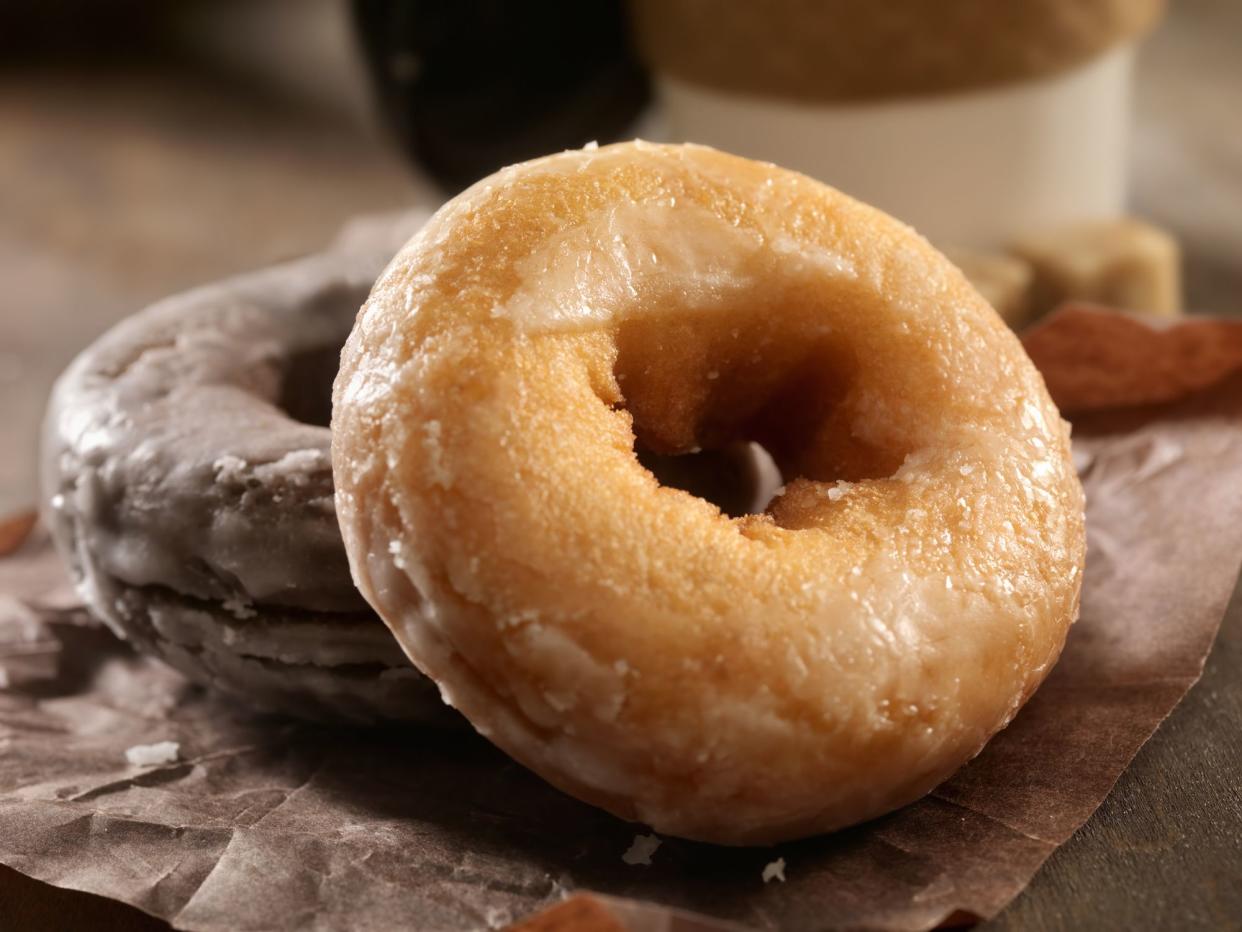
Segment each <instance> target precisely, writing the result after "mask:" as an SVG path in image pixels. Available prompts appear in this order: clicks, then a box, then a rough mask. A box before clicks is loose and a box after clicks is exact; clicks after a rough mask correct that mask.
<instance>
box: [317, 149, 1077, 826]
mask: <svg viewBox="0 0 1242 932" xmlns="http://www.w3.org/2000/svg"><path fill="white" fill-rule="evenodd" d="M333 401H334V407H333V417H332V428H333V436H332V446H333V449H332V453H333V467H334V472H335V476H336V494H337V512H338V517H339V518H340V521H341V525H342V531H343V535H344V539H345V546H346V550H347V552H348V554H349V557H350V563H351V566H352V569H353V573H354V577H355V580H356V581H357V583H358V584H359V587H360V589H361V591H362V593H363V594H364V595H365V596H366V598H367V599H368V601H369V602H370V603H371V604H372V605H373V606H374V607H375V608H376V610H377V611H378V612H379V614H380V615H381V617H383V618H384V619H385V621H387V623H388V624H389V625H390V626H391V628H392V629H393V631H394V632H395V633H396V635H397V638H398V639H399V640H400V642H401V644H402V646H403V647H404V648H405V650H406V651H407V653H408V654H409V656H410V657H411V658H412V659H413V660H414V662H415V663H416V664H417V665H418V666H419V667H420V668H421V669H422V670H423V671H424V672H426V673H427V674H429V675H430V676H431V677H432V678H434V679H435V680H436V682H437V683H438V684H439V685H440V688H441V690H442V692H443V694H444V696H445V698H446V700H447V701H449V702H451V704H452V705H454V706H455V707H456V708H458V709H459V710H461V711H462V712H463V713H464V714H465V716H466V717H467V718H468V719H469V720H470V721H471V722H472V723H473V725H474V726H475V728H476V729H477V730H478V731H479V732H480V733H482V734H483V735H486V736H487V737H488V738H490V739H491V740H492V741H493V742H495V743H496V744H497V745H499V746H500V747H501V748H503V749H504V750H505V751H507V752H508V753H509V754H511V755H512V756H513V757H515V758H516V759H518V760H519V761H521V762H522V763H524V764H526V765H527V766H528V767H530V768H531V769H533V770H535V771H536V772H538V773H539V774H541V775H542V776H543V777H545V778H546V779H547V780H549V781H550V782H552V783H553V784H555V785H556V786H558V787H560V788H562V789H563V790H565V791H567V792H569V793H571V794H573V795H575V796H577V797H579V798H581V799H583V800H586V801H589V802H591V803H594V804H596V805H599V806H602V807H604V808H605V809H608V810H610V811H611V812H613V813H615V814H616V815H618V816H621V817H623V818H627V819H633V820H638V821H642V822H646V823H648V824H650V825H651V826H652V827H653V828H655V829H656V830H657V831H660V832H667V833H670V834H675V835H681V836H685V837H688V838H694V839H701V840H705V841H713V842H720V843H727V844H747V843H765V842H775V841H779V840H782V839H790V838H795V837H799V836H805V835H810V834H813V833H817V832H823V831H827V830H831V829H835V828H839V827H841V826H845V825H849V824H851V823H855V822H859V821H861V820H864V819H867V818H870V817H873V816H877V815H879V814H881V813H884V812H887V811H889V810H891V809H894V808H896V807H898V806H901V805H903V804H905V803H907V802H910V801H911V800H914V799H916V798H917V797H919V796H920V795H922V794H924V793H926V792H928V791H929V790H930V789H931V788H932V787H934V786H935V785H936V784H937V783H939V782H940V781H942V780H944V779H945V778H946V777H947V776H948V775H949V774H951V773H952V772H953V771H954V770H955V769H957V768H958V767H959V766H961V764H962V763H963V762H965V761H966V760H968V759H969V758H970V757H972V756H973V755H974V754H976V753H977V752H978V751H979V750H980V748H982V747H983V745H984V743H985V742H986V741H987V740H988V738H989V737H990V736H991V735H992V734H993V733H995V732H996V731H997V730H998V729H1000V728H1002V727H1004V726H1005V725H1006V724H1007V723H1008V722H1009V721H1010V719H1011V718H1012V717H1013V716H1014V714H1015V713H1016V712H1017V710H1018V708H1019V707H1020V706H1021V705H1022V703H1023V702H1024V701H1025V700H1026V698H1027V697H1028V696H1030V695H1031V693H1032V692H1033V691H1034V690H1035V688H1036V687H1037V686H1038V685H1039V683H1040V682H1041V681H1042V679H1043V678H1044V676H1045V675H1046V674H1047V673H1048V671H1049V669H1050V668H1051V666H1052V664H1053V663H1054V662H1055V660H1056V659H1057V656H1058V654H1059V652H1060V649H1061V646H1062V644H1063V642H1064V639H1065V635H1066V631H1067V628H1068V626H1069V625H1070V623H1071V622H1072V621H1073V620H1074V618H1075V616H1076V613H1077V610H1078V597H1079V587H1080V583H1081V575H1082V565H1083V555H1084V549H1085V543H1084V531H1083V497H1082V490H1081V487H1080V485H1079V483H1078V480H1077V477H1076V476H1075V474H1074V470H1073V468H1072V466H1071V462H1070V456H1069V435H1068V429H1067V426H1066V424H1065V423H1064V422H1063V421H1062V420H1061V419H1060V417H1059V414H1058V412H1057V410H1056V408H1055V406H1054V405H1053V403H1052V401H1051V399H1050V398H1049V396H1048V394H1047V391H1046V390H1045V388H1044V385H1043V381H1042V379H1041V378H1040V376H1039V374H1038V372H1037V371H1036V370H1035V368H1034V366H1033V365H1032V364H1031V362H1030V360H1029V359H1028V358H1027V357H1026V356H1025V354H1024V353H1023V351H1022V349H1021V347H1020V345H1019V344H1018V342H1017V340H1016V339H1015V338H1014V336H1013V335H1012V334H1011V333H1010V332H1009V330H1008V329H1007V328H1006V327H1005V325H1004V324H1003V323H1002V322H1001V321H1000V319H999V318H998V317H997V315H996V314H995V312H994V311H993V310H992V309H991V308H990V307H988V306H987V304H986V302H984V301H983V299H982V298H980V297H979V295H978V294H977V293H976V292H975V291H974V290H973V289H972V288H971V287H970V286H969V284H968V283H967V282H966V280H965V279H964V277H963V276H962V275H961V274H960V273H959V272H958V271H957V270H956V269H955V268H954V267H953V266H952V265H950V264H949V262H948V261H947V260H946V259H944V258H943V257H942V256H941V255H940V254H939V253H937V252H936V251H935V250H934V249H932V248H931V247H930V246H929V245H928V244H927V242H926V241H924V240H923V239H921V238H920V237H919V236H918V235H917V234H915V233H914V232H913V231H912V230H910V229H909V228H908V227H905V226H903V225H902V224H901V223H899V222H897V221H895V220H893V219H892V218H890V217H888V216H886V215H884V214H882V213H880V212H878V211H876V210H874V209H872V208H870V207H867V206H865V205H863V204H860V203H858V202H855V201H853V200H851V199H850V198H848V197H846V196H845V195H843V194H840V193H839V192H837V191H835V190H833V189H831V188H829V187H826V186H825V185H822V184H820V183H818V182H815V181H812V180H811V179H809V178H806V177H804V176H801V175H798V174H794V173H792V172H789V171H785V170H783V169H780V168H777V167H775V166H772V165H768V164H760V163H756V162H750V161H746V160H743V159H739V158H735V157H733V156H729V155H725V154H723V153H720V152H716V151H714V150H711V149H706V148H702V147H697V146H657V145H649V144H645V143H633V144H623V145H617V146H610V147H606V148H600V149H598V150H595V151H575V152H567V153H564V154H561V155H556V156H552V157H549V158H545V159H540V160H537V161H534V162H529V163H526V164H522V165H518V166H515V167H512V168H509V169H505V170H503V171H501V172H499V173H497V174H496V175H493V176H491V177H490V178H487V179H485V180H484V181H481V182H479V183H478V184H476V185H475V186H474V187H472V188H470V189H469V190H467V191H466V192H464V193H463V194H461V195H460V196H459V197H457V198H455V199H454V200H452V201H451V202H449V203H448V204H447V205H446V206H445V207H443V208H442V209H441V210H440V211H439V212H438V213H437V214H436V215H435V216H434V217H433V218H432V220H431V221H430V222H429V223H428V225H427V226H426V227H424V228H423V229H422V231H421V232H419V233H418V234H417V235H416V236H415V237H414V238H413V239H412V240H411V241H410V242H409V243H408V244H407V245H406V246H405V248H404V250H403V251H402V252H401V253H399V254H398V256H397V257H396V259H394V260H393V262H392V264H391V265H390V266H389V267H388V269H387V270H386V272H385V273H384V274H383V275H382V276H381V278H380V279H379V281H378V282H377V284H376V286H375V289H374V290H373V292H372V293H371V296H370V298H369V300H368V301H367V303H366V304H365V305H364V307H363V309H362V312H361V313H360V315H359V318H358V322H357V324H356V325H355V328H354V331H353V333H352V334H351V336H350V338H349V340H348V342H347V343H346V347H345V350H344V352H343V354H342V363H341V369H340V372H339V373H338V376H337V380H336V384H335V387H334V394H333ZM744 440H745V441H755V442H758V443H760V444H762V446H763V447H764V448H765V449H766V450H767V451H768V452H769V453H770V454H771V456H772V457H773V459H774V460H775V462H776V464H777V465H778V466H779V468H780V470H781V473H782V475H783V477H784V482H785V484H784V487H783V489H781V490H779V492H778V494H777V496H776V497H775V498H774V499H773V500H772V502H771V503H770V504H769V505H768V507H767V508H766V510H765V511H763V512H762V513H759V514H750V515H745V516H741V517H729V516H727V515H725V514H723V513H722V512H721V511H720V510H719V509H718V508H717V507H715V506H714V505H713V504H711V503H710V502H708V501H705V500H703V499H701V498H698V497H696V496H694V495H691V494H689V493H687V492H684V491H681V490H678V489H675V488H669V487H667V486H662V485H661V484H660V483H659V482H658V481H657V480H656V478H655V477H654V476H653V475H652V473H651V472H649V471H648V470H647V469H645V468H644V467H643V466H642V465H641V463H640V462H639V458H638V452H636V451H641V450H649V451H655V452H656V453H659V454H663V455H670V454H687V453H691V452H693V451H696V450H698V449H700V448H702V449H716V448H721V447H723V446H725V445H728V444H730V443H736V442H739V441H744Z"/></svg>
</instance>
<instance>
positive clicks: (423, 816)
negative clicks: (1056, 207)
mask: <svg viewBox="0 0 1242 932" xmlns="http://www.w3.org/2000/svg"><path fill="white" fill-rule="evenodd" d="M1026 344H1027V347H1028V349H1029V351H1030V352H1031V354H1032V357H1033V358H1034V359H1035V360H1036V362H1037V364H1039V365H1040V367H1041V368H1042V369H1043V371H1044V373H1045V375H1046V378H1047V380H1048V383H1049V386H1050V387H1051V389H1052V392H1053V394H1054V396H1055V397H1056V399H1057V401H1058V403H1059V404H1060V405H1061V406H1062V409H1063V411H1064V412H1065V413H1066V414H1067V416H1069V417H1070V418H1071V420H1072V421H1073V423H1074V449H1075V456H1076V459H1077V460H1078V463H1079V467H1080V472H1081V474H1082V476H1083V481H1084V484H1085V487H1086V490H1087V514H1088V519H1087V527H1088V541H1089V549H1088V558H1087V571H1086V574H1085V584H1084V592H1083V603H1082V616H1081V620H1080V621H1079V622H1078V623H1077V624H1076V625H1075V626H1074V628H1073V631H1072V633H1071V635H1070V639H1069V642H1068V644H1067V646H1066V649H1065V652H1064V655H1063V656H1062V659H1061V661H1060V663H1059V664H1058V665H1057V667H1056V669H1055V670H1054V672H1053V673H1052V675H1051V676H1050V678H1049V679H1048V681H1047V682H1046V683H1045V684H1044V686H1043V687H1042V688H1041V689H1040V690H1039V692H1038V693H1037V694H1036V695H1035V697H1034V698H1033V699H1032V700H1031V701H1030V703H1029V704H1028V705H1027V707H1026V708H1025V709H1024V710H1023V711H1022V712H1021V714H1020V715H1019V716H1018V717H1017V719H1016V720H1015V721H1014V723H1013V724H1012V725H1011V726H1010V727H1009V728H1008V729H1007V730H1006V731H1004V732H1003V733H1002V734H1000V735H998V736H997V737H996V738H995V739H994V740H993V741H992V742H991V743H990V744H989V745H988V746H987V748H985V749H984V751H983V753H982V754H980V755H979V757H978V758H976V759H975V760H974V761H972V762H971V763H970V764H968V765H967V766H966V767H965V768H963V769H962V770H961V771H960V772H959V773H958V774H957V775H956V776H954V777H953V778H952V779H951V780H949V781H948V782H947V783H945V784H944V785H943V786H941V787H940V788H939V789H937V790H936V791H935V792H934V793H932V794H931V795H930V796H928V797H927V798H925V799H923V800H922V801H920V802H918V803H916V804H914V805H911V806H908V807H906V808H905V809H903V810H901V811H899V812H897V813H894V814H892V815H890V816H888V817H885V818H882V819H879V820H876V821H874V822H871V823H868V824H866V825H863V826H860V827H857V828H854V829H850V830H847V831H844V832H839V833H837V834H835V835H831V836H826V837H822V838H816V839H811V840H808V841H803V842H798V843H794V844H785V845H780V846H777V847H775V848H770V849H725V848H716V847H712V846H708V845H701V844H694V843H690V842H685V841H680V840H677V839H671V838H669V839H664V840H663V843H662V844H661V846H660V847H659V849H658V850H657V851H656V852H655V854H654V856H653V857H652V863H651V864H650V865H647V866H645V865H634V866H631V865H627V864H625V863H623V862H622V859H621V855H622V853H623V852H625V851H626V849H627V848H628V847H629V845H630V843H631V841H632V840H633V839H634V836H635V834H636V833H639V832H645V829H643V828H641V827H639V826H634V825H630V824H627V823H623V822H620V821H618V820H616V819H613V818H612V817H610V816H608V815H605V814H604V813H602V812H599V811H597V810H595V809H592V808H591V807H588V806H584V805H582V804H580V803H578V802H576V801H574V800H572V799H570V798H569V797H566V796H564V795H562V794H560V793H558V792H557V791H555V790H553V789H551V788H549V787H548V786H546V785H545V784H543V783H542V782H541V781H540V780H539V779H538V778H536V777H534V776H532V775H531V774H529V773H527V772H526V771H524V770H523V769H522V768H521V767H519V766H517V765H516V764H514V763H512V762H511V761H509V760H508V759H507V758H505V756H504V755H502V754H501V753H499V752H498V751H496V750H494V749H493V748H492V747H491V746H490V745H488V744H487V743H486V742H485V741H483V740H482V739H479V738H477V737H475V736H474V735H472V734H467V733H454V732H451V731H439V732H425V731H417V730H412V729H389V730H379V731H365V730H357V729H355V730H352V731H346V730H331V729H326V728H316V727H313V726H309V725H303V724H296V723H290V722H286V721H280V720H275V719H263V718H259V717H255V716H252V715H250V714H249V713H248V712H247V711H246V710H245V709H241V708H238V707H235V706H229V705H225V704H223V703H222V702H220V701H218V700H216V699H214V698H213V697H211V696H209V695H206V694H204V693H203V692H201V691H199V690H198V689H196V688H194V687H191V686H189V685H187V684H186V683H185V682H184V681H183V680H181V679H180V678H179V677H178V676H177V675H176V674H174V673H172V672H171V671H169V670H167V669H165V668H163V667H162V666H160V665H159V664H157V663H155V662H153V661H149V660H145V659H143V658H139V657H136V656H135V655H133V654H132V653H131V652H130V651H129V650H128V649H127V648H126V647H125V646H124V645H123V644H122V643H120V642H118V641H117V640H116V639H115V638H113V637H112V636H111V635H110V634H108V633H107V632H106V631H104V630H103V629H101V628H100V627H98V626H97V625H95V624H92V623H91V622H89V621H88V620H87V619H86V618H85V617H84V616H83V615H82V613H81V612H80V611H79V610H78V609H77V607H76V604H75V601H74V599H73V597H72V593H71V592H70V591H69V590H68V589H67V587H66V585H65V582H64V579H63V576H62V575H61V573H60V569H59V567H58V565H57V564H56V561H55V557H54V556H53V555H52V553H51V552H50V550H49V548H48V545H47V541H46V538H45V536H44V535H43V533H42V532H41V531H39V530H38V529H37V528H36V529H34V530H32V531H31V533H29V534H25V529H24V528H20V527H18V526H17V525H15V524H10V525H7V526H6V527H5V529H3V530H0V550H4V549H10V550H12V548H16V549H15V550H13V552H11V553H9V554H8V555H7V556H4V557H0V676H2V677H3V680H2V682H3V686H2V688H0V862H3V863H4V864H7V865H9V866H11V867H13V868H15V869H17V870H19V871H22V872H24V873H26V874H29V875H31V876H33V877H36V878H38V879H40V880H44V881H47V882H49V883H52V884H57V885H61V886H65V887H70V888H75V889H80V890H87V891H91V892H94V893H99V894H103V895H105V896H109V897H113V898H115V899H118V900H123V901H125V902H127V903H131V904H133V905H135V906H137V907H139V908H141V909H143V910H146V911H148V912H150V913H153V914H155V915H157V916H161V917H165V918H167V919H169V920H170V921H171V922H172V923H173V924H174V925H176V926H177V927H180V928H186V929H201V930H213V932H214V930H220V932H224V930H230V932H231V930H258V929H274V930H285V929H300V928H316V929H346V928H348V929H393V928H409V929H446V930H447V929H467V928H485V927H489V926H490V927H500V926H503V925H505V924H507V923H509V922H511V921H514V920H517V919H520V918H522V917H528V916H530V915H531V914H533V913H536V912H538V911H539V910H540V909H542V908H544V907H547V906H549V905H550V904H553V903H556V902H558V901H560V900H562V899H563V898H564V897H565V896H566V895H567V894H569V893H570V892H571V891H578V890H591V891H597V892H599V893H602V894H606V895H607V897H606V898H604V899H602V900H597V901H593V903H594V906H592V907H591V908H595V907H596V906H598V905H599V904H601V903H602V904H605V905H606V907H607V908H605V909H604V913H606V914H607V915H616V916H619V917H621V918H620V919H619V920H618V922H617V924H615V925H611V926H610V925H607V924H606V923H603V922H602V920H601V921H597V922H596V924H594V925H590V924H589V923H586V922H585V921H584V922H583V923H581V924H580V926H581V927H587V926H588V925H589V926H590V927H591V928H614V927H615V928H624V927H633V928H654V927H656V926H657V925H659V926H662V927H665V928H684V929H711V928H720V927H723V923H725V922H728V923H736V924H740V925H742V926H746V927H752V928H760V929H773V928H784V929H808V930H813V929H829V928H838V927H851V928H856V927H865V928H876V929H925V928H929V927H932V926H935V925H937V924H938V923H941V922H943V921H946V920H948V921H951V922H963V921H970V920H971V919H973V918H976V917H988V916H991V915H993V914H994V913H996V912H997V911H998V910H1000V908H1001V907H1002V906H1003V905H1004V904H1005V903H1006V902H1008V901H1009V900H1010V899H1011V898H1012V897H1014V896H1015V895H1016V894H1017V893H1018V892H1019V891H1020V890H1021V889H1022V888H1023V887H1024V886H1025V884H1026V883H1027V881H1028V880H1029V879H1030V877H1031V876H1032V875H1033V874H1034V872H1035V871H1036V869H1037V868H1038V867H1039V865H1040V864H1041V863H1042V862H1043V861H1044V859H1045V858H1046V857H1047V856H1048V855H1049V853H1050V852H1051V851H1052V850H1053V849H1054V848H1055V847H1056V846H1057V845H1059V844H1060V843H1061V842H1063V841H1064V840H1065V839H1066V838H1068V837H1069V836H1070V834H1071V833H1073V831H1074V830H1075V829H1076V828H1077V827H1078V826H1079V825H1081V824H1082V823H1083V821H1085V820H1086V818H1087V817H1088V816H1089V815H1090V814H1091V813H1092V811H1094V810H1095V808H1096V807H1097V806H1098V805H1099V803H1100V802H1101V800H1102V799H1103V798H1104V796H1105V795H1106V794H1107V793H1108V791H1109V789H1110V788H1111V787H1112V785H1113V783H1114V782H1115V781H1116V779H1117V777H1118V776H1119V775H1120V773H1121V772H1122V770H1123V769H1124V768H1125V766H1126V765H1127V764H1128V763H1129V761H1130V760H1131V759H1132V758H1133V756H1134V754H1135V753H1136V751H1137V750H1138V749H1139V747H1140V746H1141V745H1142V744H1143V742H1144V741H1145V740H1146V739H1147V738H1148V737H1149V736H1150V735H1151V733H1152V732H1153V731H1154V730H1155V728H1156V727H1157V725H1158V724H1159V723H1160V722H1161V721H1162V720H1163V719H1164V717H1165V716H1166V715H1167V714H1168V713H1169V711H1170V710H1171V709H1172V708H1173V706H1174V705H1175V704H1176V703H1177V701H1178V700H1179V699H1180V698H1181V696H1182V695H1183V694H1184V693H1185V691H1186V690H1187V689H1188V688H1189V687H1190V685H1191V684H1192V683H1194V681H1195V680H1196V679H1197V678H1198V676H1199V674H1200V671H1201V669H1202V666H1203V662H1204V659H1205V657H1206V655H1207V653H1208V650H1209V649H1210V647H1211V644H1212V640H1213V637H1214V636H1215V633H1216V629H1217V626H1218V625H1219V623H1220V619H1221V617H1222V614H1223V611H1224V609H1225V606H1226V603H1227V601H1228V599H1229V596H1230V593H1231V591H1232V590H1233V588H1234V584H1235V580H1236V578H1237V574H1238V568H1239V562H1240V559H1242V324H1238V323H1224V322H1217V321H1202V322H1193V323H1182V324H1177V325H1174V326H1172V327H1165V328H1161V329H1153V328H1152V327H1151V326H1149V325H1148V324H1145V323H1142V322H1139V321H1136V320H1133V319H1130V318H1127V317H1125V316H1123V315H1120V314H1117V313H1113V312H1106V311H1098V310H1092V309H1089V308H1070V309H1067V310H1064V311H1062V312H1060V313H1059V314H1058V315H1056V316H1055V317H1054V318H1052V319H1050V320H1049V321H1048V322H1047V323H1045V324H1043V325H1042V326H1040V327H1039V328H1038V329H1036V330H1035V331H1033V332H1031V333H1030V334H1028V335H1027V337H1026ZM161 740H175V741H178V742H180V745H181V758H180V760H179V761H177V762H175V763H171V764H167V765H162V766H156V767H147V768H138V767H131V766H129V765H127V763H126V761H125V756H124V752H125V750H126V748H128V747H130V746H132V745H136V744H148V743H152V742H155V741H161ZM777 858H783V859H784V861H785V876H786V878H787V879H786V880H785V881H784V882H780V881H773V882H771V883H767V884H765V883H764V882H763V880H762V871H763V868H764V866H765V865H766V864H768V863H769V862H772V861H774V860H775V859H777ZM612 898H622V899H624V900H626V901H628V902H625V903H620V904H619V905H618V900H616V899H612ZM633 901H641V902H633ZM644 902H645V903H646V904H648V905H643V903H644ZM608 904H611V905H608ZM650 904H658V905H656V906H652V905H650ZM583 908H585V907H583ZM670 909H676V910H688V911H691V912H693V913H697V914H699V915H700V916H701V917H703V918H701V919H698V920H695V919H687V918H685V917H684V916H683V917H682V918H680V919H677V918H673V916H674V914H673V913H672V912H670V911H669V910H670ZM584 915H585V914H584ZM627 917H628V918H627ZM636 917H637V918H636ZM597 919H598V916H597ZM548 927H549V928H550V927H551V926H548ZM559 927H560V928H565V927H566V926H564V925H562V926H559ZM568 927H575V926H574V925H571V926H568Z"/></svg>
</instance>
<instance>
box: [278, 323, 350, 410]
mask: <svg viewBox="0 0 1242 932" xmlns="http://www.w3.org/2000/svg"><path fill="white" fill-rule="evenodd" d="M346 336H347V334H342V335H341V340H340V343H339V344H336V345H329V346H315V347H311V348H310V349H305V350H302V351H301V352H298V353H294V354H292V355H291V356H290V357H289V358H288V359H287V360H286V362H285V367H284V372H283V374H282V377H281V380H280V395H279V397H278V398H277V399H276V405H277V406H278V407H279V408H280V409H281V410H282V411H284V412H285V413H286V414H288V415H289V416H290V417H291V418H293V419H294V420H295V421H299V422H301V423H303V424H309V425H311V426H313V427H327V426H328V424H329V422H330V421H331V420H332V380H333V379H335V378H336V373H337V370H338V369H339V368H340V361H341V347H342V346H344V345H345V337H346Z"/></svg>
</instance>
